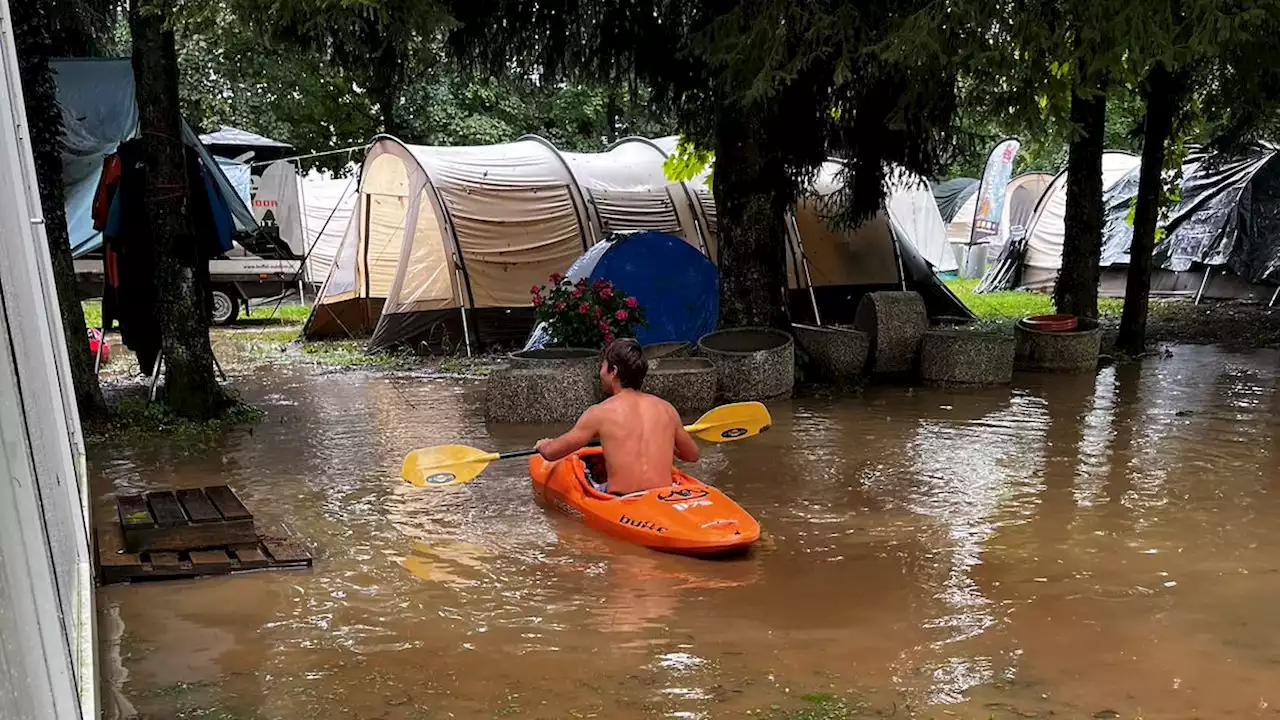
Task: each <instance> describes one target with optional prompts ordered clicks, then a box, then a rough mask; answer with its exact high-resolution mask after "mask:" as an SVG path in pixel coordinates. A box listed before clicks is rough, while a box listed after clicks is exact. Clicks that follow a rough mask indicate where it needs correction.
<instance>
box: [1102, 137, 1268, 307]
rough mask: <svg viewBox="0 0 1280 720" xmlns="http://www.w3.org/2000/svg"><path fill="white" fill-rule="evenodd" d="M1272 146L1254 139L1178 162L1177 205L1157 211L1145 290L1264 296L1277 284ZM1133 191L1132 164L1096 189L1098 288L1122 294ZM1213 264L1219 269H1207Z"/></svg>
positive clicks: (1135, 184)
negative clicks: (1099, 202)
mask: <svg viewBox="0 0 1280 720" xmlns="http://www.w3.org/2000/svg"><path fill="white" fill-rule="evenodd" d="M1278 157H1280V152H1277V148H1276V147H1274V146H1271V145H1257V146H1254V147H1251V148H1249V149H1247V150H1245V151H1244V152H1241V153H1240V154H1238V155H1231V156H1228V155H1224V154H1219V153H1210V152H1206V151H1203V150H1197V151H1195V152H1192V153H1191V154H1189V155H1188V156H1187V158H1186V160H1185V161H1184V162H1183V164H1182V177H1183V180H1182V185H1181V188H1180V196H1179V200H1178V203H1177V205H1175V206H1174V207H1173V209H1172V210H1171V211H1170V212H1169V215H1168V217H1167V218H1165V219H1164V221H1163V224H1162V227H1163V228H1164V232H1165V235H1164V237H1163V238H1162V239H1161V240H1160V241H1159V242H1158V243H1157V244H1156V248H1155V253H1154V257H1153V264H1154V268H1155V271H1154V272H1153V274H1152V291H1153V292H1154V293H1157V294H1192V293H1195V294H1197V295H1204V296H1207V297H1216V298H1249V299H1255V300H1265V299H1268V298H1270V297H1272V295H1273V294H1274V291H1275V287H1274V286H1275V285H1277V284H1280V162H1278V161H1277V158H1278ZM1137 193H1138V168H1136V167H1135V168H1133V169H1132V170H1130V171H1129V173H1127V174H1126V175H1125V176H1124V177H1123V178H1121V179H1120V180H1119V181H1118V182H1116V183H1115V184H1114V185H1113V186H1112V187H1111V189H1110V190H1109V191H1108V192H1107V194H1106V196H1105V197H1104V203H1103V204H1104V207H1105V208H1106V226H1105V230H1104V238H1103V249H1102V265H1103V267H1104V268H1107V270H1106V271H1104V273H1103V282H1102V292H1104V293H1105V294H1108V295H1123V294H1124V284H1125V276H1124V275H1125V274H1124V272H1122V271H1121V270H1122V267H1123V266H1127V265H1128V263H1129V247H1130V244H1131V242H1132V240H1133V226H1132V225H1131V224H1130V222H1129V219H1128V218H1129V209H1130V207H1131V206H1132V202H1133V199H1134V198H1136V197H1137ZM1215 269H1220V270H1221V272H1215Z"/></svg>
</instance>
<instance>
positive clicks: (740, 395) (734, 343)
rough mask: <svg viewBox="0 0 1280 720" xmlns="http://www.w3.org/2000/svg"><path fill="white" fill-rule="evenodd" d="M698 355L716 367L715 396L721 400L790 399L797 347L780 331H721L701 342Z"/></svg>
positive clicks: (794, 378)
mask: <svg viewBox="0 0 1280 720" xmlns="http://www.w3.org/2000/svg"><path fill="white" fill-rule="evenodd" d="M698 353H699V354H700V355H702V356H704V357H706V358H707V359H708V360H710V361H711V363H712V364H713V365H715V368H716V393H717V396H718V397H719V398H720V399H722V400H726V401H729V402H741V401H744V400H771V399H774V398H780V397H787V396H789V395H791V390H792V388H793V387H794V386H795V383H796V357H795V355H796V353H795V344H794V343H793V342H792V340H791V336H790V335H788V334H786V333H784V332H782V331H781V330H773V329H770V328H735V329H731V330H720V331H717V332H713V333H711V334H709V335H704V336H703V337H702V339H701V340H699V341H698Z"/></svg>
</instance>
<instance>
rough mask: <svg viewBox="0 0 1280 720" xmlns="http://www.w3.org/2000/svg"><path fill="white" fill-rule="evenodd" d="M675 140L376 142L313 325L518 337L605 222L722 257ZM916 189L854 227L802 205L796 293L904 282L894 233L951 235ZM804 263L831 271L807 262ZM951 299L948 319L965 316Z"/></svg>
mask: <svg viewBox="0 0 1280 720" xmlns="http://www.w3.org/2000/svg"><path fill="white" fill-rule="evenodd" d="M674 143H675V140H674V138H662V139H660V140H657V141H650V140H647V139H644V138H627V139H624V140H622V141H619V142H618V143H615V144H614V145H613V146H611V147H610V148H609V149H608V150H607V151H605V152H603V153H561V152H559V151H558V150H556V148H555V147H554V146H552V145H551V144H550V143H549V142H547V141H546V140H543V139H542V138H538V137H535V136H527V137H524V138H521V139H520V140H518V141H516V142H513V143H506V144H501V145H489V146H473V147H424V146H412V145H405V144H404V143H401V142H400V141H399V140H396V139H395V138H391V137H386V136H381V137H378V138H376V139H375V140H374V141H373V143H371V145H370V146H369V149H368V152H367V154H366V157H365V161H364V166H363V168H362V170H361V174H360V179H359V189H358V192H357V195H356V198H355V202H354V209H353V212H352V214H351V219H350V222H349V223H348V224H347V227H346V232H345V234H344V235H343V239H342V242H341V244H340V245H339V247H338V249H337V251H336V253H335V255H334V260H333V264H332V267H331V269H330V271H329V273H328V277H327V279H326V280H325V282H324V285H323V286H322V288H321V290H320V292H319V294H318V296H317V300H316V304H315V306H314V307H313V308H312V313H311V316H310V317H309V318H308V320H307V323H306V326H305V328H304V331H303V332H304V335H305V336H306V337H307V338H308V339H320V338H325V337H358V336H365V335H368V336H371V337H370V340H369V348H370V349H379V348H385V347H390V346H392V345H395V344H399V343H406V342H426V343H428V344H429V345H432V346H439V345H453V346H458V345H460V344H461V343H463V342H466V343H467V344H468V346H470V344H471V343H472V342H473V341H474V342H478V343H480V344H488V343H495V342H497V343H502V344H505V345H509V346H515V345H518V344H520V343H522V342H523V341H524V339H525V335H526V334H527V333H528V332H529V329H530V328H531V327H532V325H533V312H532V307H531V306H530V303H529V289H530V288H531V287H532V286H533V285H541V284H543V283H545V282H546V281H547V278H548V276H549V275H551V274H552V273H563V272H565V271H566V270H567V269H568V268H569V266H570V265H571V264H572V263H573V261H574V260H575V259H576V258H577V257H578V256H579V255H580V254H582V253H583V252H585V251H586V250H587V249H588V248H589V247H591V246H592V245H594V244H596V243H597V242H600V241H601V240H602V239H603V238H604V237H606V236H607V235H608V234H609V233H612V232H626V231H633V230H660V231H663V232H668V233H671V234H673V235H677V236H679V237H681V238H683V239H684V240H685V241H686V242H688V243H690V244H691V245H693V246H694V247H697V248H699V249H700V250H702V251H703V252H704V253H706V254H707V255H708V256H709V257H711V258H712V260H715V259H716V220H715V218H716V215H715V203H714V199H713V197H712V194H711V192H710V190H709V188H707V187H706V184H705V178H697V179H694V180H693V181H690V182H688V183H673V182H670V181H668V180H667V179H666V176H665V174H664V173H663V169H662V166H663V161H664V160H665V159H666V157H667V153H668V148H671V147H674ZM838 170H839V166H838V165H837V164H835V163H828V164H827V165H825V166H824V167H823V169H822V171H821V172H820V173H819V174H818V177H817V180H816V186H817V189H818V191H819V192H820V193H829V192H831V191H833V190H834V188H835V185H834V183H835V177H836V172H837V171H838ZM918 185H919V187H916V186H915V185H914V184H904V185H903V186H902V187H901V188H898V189H896V190H895V191H894V192H893V193H891V196H890V201H889V209H888V211H887V212H886V213H881V215H880V216H879V217H877V218H876V219H874V220H872V221H870V222H868V223H867V224H865V225H864V226H863V227H862V228H859V229H858V230H857V231H855V232H836V231H833V230H831V229H830V228H828V227H827V223H826V221H825V220H824V219H822V218H821V216H820V215H821V212H820V209H819V204H820V203H817V202H814V203H810V204H802V206H801V208H800V210H799V211H798V212H797V213H796V216H795V222H790V223H789V225H790V227H791V236H792V237H791V241H790V245H789V247H790V252H789V256H790V257H789V259H788V262H789V264H790V267H791V269H792V272H791V273H790V279H791V287H792V289H793V291H795V292H799V293H802V297H801V298H799V299H800V300H803V302H805V303H809V304H813V301H814V298H818V299H817V302H816V304H817V305H819V306H821V305H822V304H823V303H824V302H826V301H825V300H823V299H822V298H820V297H818V296H819V295H821V296H822V297H823V298H825V297H830V298H831V300H830V302H831V303H832V304H834V305H848V304H851V303H852V302H856V298H853V297H852V295H851V294H850V292H849V288H850V286H851V285H862V286H866V287H873V288H874V287H875V286H884V287H897V286H900V285H902V283H903V275H902V272H901V268H902V263H901V259H900V258H899V257H898V253H897V250H896V247H897V244H900V243H906V244H909V245H911V246H912V247H913V248H914V247H925V246H929V247H932V246H933V245H941V244H943V243H944V232H943V225H942V220H941V216H940V215H939V213H938V209H937V205H936V203H935V202H934V201H933V196H932V194H931V193H930V192H929V190H928V188H927V186H926V185H925V184H924V183H922V182H921V183H918ZM893 241H897V242H896V243H895V242H893ZM910 254H911V256H912V257H915V256H916V253H915V252H914V250H912V252H911V253H910ZM797 258H800V261H799V264H796V259H797ZM804 258H808V260H809V262H808V263H807V265H808V266H809V267H810V268H812V267H815V266H816V267H819V268H821V272H819V273H816V274H815V273H812V272H809V273H806V272H803V270H804V268H805V265H806V263H805V262H804V260H803V259H804ZM908 264H911V263H908ZM925 267H927V264H926V265H925ZM916 274H918V273H916ZM916 274H912V277H915V275H916ZM926 274H927V275H929V278H930V279H931V280H932V282H933V284H934V285H937V287H938V288H941V285H940V284H938V283H937V281H936V279H933V278H932V273H931V271H930V272H928V273H926ZM926 282H927V281H926ZM811 288H812V289H813V292H812V293H810V289H811ZM819 291H820V292H819ZM942 292H943V293H945V289H943V290H942ZM950 301H952V302H953V306H952V307H951V308H950V309H949V311H948V312H949V313H950V314H955V313H957V312H959V313H963V312H965V311H964V309H963V306H961V305H959V303H958V301H955V300H954V297H951V298H950ZM849 313H852V310H851V309H850V310H849ZM822 319H823V320H827V319H828V318H827V316H826V315H825V314H824V316H823V317H822ZM839 320H840V318H836V317H832V321H839Z"/></svg>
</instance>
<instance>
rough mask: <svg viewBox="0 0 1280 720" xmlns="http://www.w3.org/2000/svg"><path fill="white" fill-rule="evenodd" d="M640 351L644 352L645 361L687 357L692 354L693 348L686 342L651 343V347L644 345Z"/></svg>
mask: <svg viewBox="0 0 1280 720" xmlns="http://www.w3.org/2000/svg"><path fill="white" fill-rule="evenodd" d="M641 349H642V350H643V352H644V359H645V360H657V359H659V358H682V357H689V355H690V354H692V352H693V348H692V347H691V346H690V345H689V343H687V342H660V343H653V344H652V345H645V346H644V347H643V348H641Z"/></svg>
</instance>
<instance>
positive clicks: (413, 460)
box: [400, 445, 498, 488]
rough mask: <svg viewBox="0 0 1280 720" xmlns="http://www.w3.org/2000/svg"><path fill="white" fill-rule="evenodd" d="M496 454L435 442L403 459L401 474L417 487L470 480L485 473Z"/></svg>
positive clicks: (459, 483) (496, 456) (445, 485)
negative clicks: (433, 444) (433, 445)
mask: <svg viewBox="0 0 1280 720" xmlns="http://www.w3.org/2000/svg"><path fill="white" fill-rule="evenodd" d="M497 459H498V453H491V452H485V451H484V450H481V449H479V448H473V447H467V446H466V445H437V446H435V447H429V448H419V449H418V450H414V451H413V452H410V453H409V454H408V455H406V456H405V458H404V465H402V466H401V467H400V476H401V477H403V478H404V479H405V481H407V482H409V483H411V484H413V485H416V486H418V487H433V488H438V487H447V486H449V485H461V484H462V483H464V482H470V481H471V480H472V479H474V478H475V476H477V475H479V474H480V473H482V472H484V469H485V468H486V467H489V463H491V462H493V461H494V460H497Z"/></svg>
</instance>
